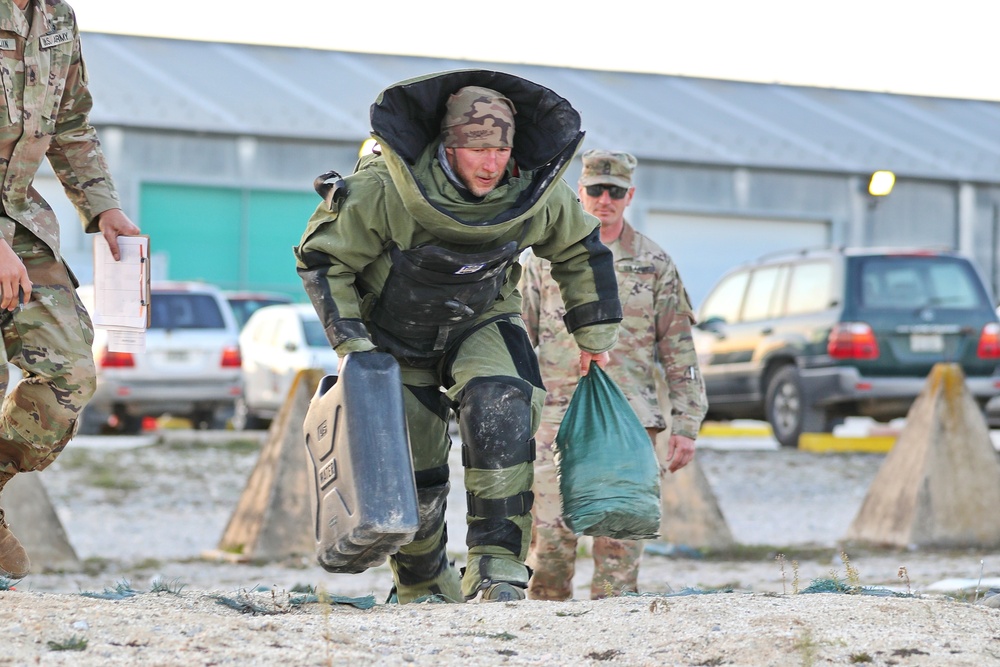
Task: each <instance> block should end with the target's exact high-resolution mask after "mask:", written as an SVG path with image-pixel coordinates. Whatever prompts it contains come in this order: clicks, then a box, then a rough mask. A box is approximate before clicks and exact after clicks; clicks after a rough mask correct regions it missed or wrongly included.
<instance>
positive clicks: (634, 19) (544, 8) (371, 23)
mask: <svg viewBox="0 0 1000 667" xmlns="http://www.w3.org/2000/svg"><path fill="white" fill-rule="evenodd" d="M69 1H70V4H71V5H72V6H73V7H74V8H75V9H76V12H77V17H78V20H79V23H80V26H81V27H82V29H83V30H90V31H96V32H115V33H125V34H141V35H153V36H164V37H178V38H182V39H197V40H210V41H228V42H244V43H261V44H277V45H287V46H303V47H308V48H326V49H335V50H344V51H367V52H373V53H399V54H406V55H430V56H443V57H449V58H463V59H472V60H486V61H490V62H523V63H534V64H543V65H557V66H571V67H582V68H587V69H613V70H624V71H633V72H656V73H663V74H676V75H686V76H699V77H710V78H721V79H735V80H744V81H762V82H776V83H787V84H802V85H816V86H825V87H826V86H828V87H836V88H852V89H859V90H876V91H888V92H898V93H908V94H917V95H932V96H944V97H967V98H977V99H992V100H1000V76H997V73H996V71H995V68H994V67H993V65H994V63H995V62H996V55H995V51H996V43H997V26H1000V2H997V1H996V0H949V2H947V3H943V2H931V3H921V2H915V1H914V0H842V1H839V2H819V1H816V0H694V1H692V0H683V1H678V0H661V1H660V2H657V1H656V0H614V1H613V2H595V1H593V0H579V1H576V2H571V1H568V0H559V1H552V0H534V1H533V2H516V3H508V4H507V5H506V6H505V5H503V4H494V3H480V4H478V5H477V4H471V3H468V2H456V1H455V0H450V1H442V0H424V1H423V2H414V1H413V0H406V1H403V0H371V1H370V2H347V3H344V2H334V0H294V1H293V2H284V3H281V2H273V1H272V2H262V1H261V0H243V1H242V2H238V3H233V2H220V1H219V0H171V1H170V2H155V1H154V0H69ZM234 8H236V9H238V11H236V12H234V11H233V10H234ZM505 12H506V13H505ZM84 50H85V51H86V45H84Z"/></svg>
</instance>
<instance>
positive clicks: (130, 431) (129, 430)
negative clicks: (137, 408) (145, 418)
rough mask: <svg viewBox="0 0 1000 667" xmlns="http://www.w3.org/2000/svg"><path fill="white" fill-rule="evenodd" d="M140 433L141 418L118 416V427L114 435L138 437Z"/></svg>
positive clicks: (125, 415)
mask: <svg viewBox="0 0 1000 667" xmlns="http://www.w3.org/2000/svg"><path fill="white" fill-rule="evenodd" d="M141 432H142V417H140V416H136V415H127V414H119V415H118V427H117V429H116V430H115V433H117V434H118V435H139V434H140V433H141Z"/></svg>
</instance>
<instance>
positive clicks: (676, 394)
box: [521, 150, 708, 600]
mask: <svg viewBox="0 0 1000 667" xmlns="http://www.w3.org/2000/svg"><path fill="white" fill-rule="evenodd" d="M635 167H636V159H635V158H634V157H633V156H631V155H629V154H628V153H621V152H609V151H601V150H591V151H587V152H586V153H584V155H583V172H582V174H581V177H580V182H579V189H578V192H579V196H580V201H581V203H582V204H583V208H584V209H585V210H586V211H587V212H588V213H590V214H592V215H594V216H595V217H597V218H598V219H600V221H601V242H602V243H604V244H605V245H606V246H608V248H609V249H610V250H611V252H612V254H613V256H614V259H615V274H616V277H617V279H618V294H619V298H620V299H621V303H622V312H623V316H624V317H623V319H622V322H621V330H620V337H619V340H618V344H617V345H616V346H615V347H614V348H613V349H612V350H611V353H610V355H611V357H610V362H609V363H608V364H607V366H606V367H605V370H606V371H607V373H608V375H610V376H611V378H612V379H614V380H615V382H616V383H617V384H618V386H619V387H621V389H622V391H623V392H624V393H625V395H626V397H627V398H628V400H629V404H630V405H631V406H632V409H633V410H635V413H636V415H638V417H639V419H640V421H641V422H642V424H643V425H644V426H645V427H646V430H647V432H648V433H649V436H650V439H652V440H654V441H655V438H656V434H657V433H659V432H660V431H662V430H664V429H665V428H666V427H667V420H666V419H665V418H664V415H663V412H662V409H661V407H660V405H659V403H658V401H657V392H656V382H655V378H656V376H657V375H658V374H660V373H664V374H665V375H666V380H667V386H668V389H669V396H670V403H671V405H670V409H671V419H670V428H671V433H670V438H669V441H668V446H667V447H666V448H665V451H662V452H658V459H659V460H660V474H661V477H662V476H664V475H666V474H667V473H668V472H670V473H673V472H676V471H677V470H680V469H681V468H683V467H684V466H686V465H687V464H688V463H689V462H690V461H691V460H692V459H693V457H694V451H695V438H696V437H697V435H698V430H699V429H700V427H701V421H702V419H703V418H704V416H705V412H706V410H707V408H708V402H707V400H706V398H705V388H704V384H703V383H702V378H701V373H700V372H699V370H698V361H697V356H696V354H695V350H694V343H693V340H692V337H691V326H692V325H693V324H694V314H693V312H692V308H691V304H690V301H689V300H688V296H687V292H686V291H685V289H684V285H683V284H682V283H681V278H680V275H679V274H678V272H677V267H676V266H675V265H674V262H673V260H672V259H671V258H670V256H669V255H667V254H666V253H665V252H664V251H663V250H662V249H661V248H660V247H659V246H657V245H656V244H655V243H654V242H653V241H651V240H650V239H648V238H647V237H645V236H643V235H642V234H640V233H639V232H637V231H636V230H635V229H633V228H632V226H631V225H629V224H628V222H627V221H626V220H625V209H626V208H628V205H629V204H630V203H631V202H632V197H633V195H634V194H635V186H634V185H633V184H632V183H633V175H634V172H635ZM549 269H550V263H549V262H548V261H546V260H543V259H539V258H538V257H536V256H531V257H529V258H528V259H527V260H526V261H525V263H524V275H523V277H522V279H521V293H522V295H523V298H524V301H523V306H522V317H523V319H524V322H525V325H526V326H527V329H528V336H529V338H530V339H531V342H532V344H533V345H534V346H535V347H536V349H537V352H538V360H539V366H540V368H541V374H542V380H543V381H544V382H545V387H546V389H547V390H548V394H547V395H546V398H545V406H544V407H543V409H542V424H541V427H540V428H539V429H538V431H537V433H536V435H535V443H536V451H537V458H536V460H535V480H534V485H533V490H534V492H535V505H534V508H533V509H532V517H533V526H532V528H533V530H532V540H531V549H530V552H529V556H528V565H529V566H530V567H532V568H534V574H533V575H532V577H531V580H530V582H529V585H528V597H529V598H532V599H536V600H566V599H568V598H570V597H572V594H573V574H574V570H575V563H576V548H577V538H576V536H575V535H574V534H573V533H572V532H571V531H570V530H568V529H567V528H566V526H565V523H564V522H563V520H562V516H561V514H562V511H561V510H562V502H561V498H560V496H559V480H558V477H557V475H556V472H557V469H556V467H555V463H554V452H553V443H554V440H555V436H556V433H557V432H558V430H559V424H560V422H561V421H562V418H563V415H564V414H565V411H566V407H567V405H568V404H569V399H570V397H571V396H572V394H573V390H574V388H575V387H576V384H577V382H578V380H579V375H578V374H577V373H574V372H570V370H571V369H573V368H575V366H574V365H573V364H572V363H571V361H572V357H573V355H574V354H576V352H575V349H576V348H575V346H574V345H573V338H572V337H571V336H569V335H568V334H567V333H566V330H565V327H563V326H562V315H563V314H564V310H563V306H562V302H561V301H560V298H559V288H558V285H557V284H556V282H555V281H554V280H553V279H552V276H551V274H550V271H549ZM661 369H662V370H661ZM664 407H666V406H664ZM593 550H594V577H593V580H592V582H591V590H590V595H591V597H592V598H595V599H596V598H603V597H606V596H607V595H608V594H609V593H610V594H621V593H622V592H625V591H636V590H637V586H638V577H639V560H640V557H641V555H642V542H640V541H633V540H616V539H612V538H609V537H595V538H594V547H593Z"/></svg>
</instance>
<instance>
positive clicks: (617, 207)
mask: <svg viewBox="0 0 1000 667" xmlns="http://www.w3.org/2000/svg"><path fill="white" fill-rule="evenodd" d="M577 192H578V193H579V194H580V203H581V204H583V210H585V211H586V212H587V213H590V214H591V215H593V216H594V217H596V218H597V219H598V220H600V221H601V226H602V227H613V226H614V225H617V224H620V223H621V221H622V220H624V219H625V209H626V208H628V205H629V204H630V203H632V195H634V194H635V188H634V187H631V188H629V189H628V192H626V193H625V196H624V197H622V198H621V199H612V198H611V193H610V192H608V190H607V189H606V188H605V189H602V190H601V194H600V196H598V197H591V196H590V195H588V194H587V189H586V188H585V187H584V186H582V185H581V186H580V188H579V189H578V190H577Z"/></svg>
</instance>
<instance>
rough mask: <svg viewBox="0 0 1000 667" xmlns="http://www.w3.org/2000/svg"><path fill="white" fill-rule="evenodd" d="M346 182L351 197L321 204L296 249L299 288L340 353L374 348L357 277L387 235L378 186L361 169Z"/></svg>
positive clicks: (382, 203) (373, 256)
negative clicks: (357, 285)
mask: <svg viewBox="0 0 1000 667" xmlns="http://www.w3.org/2000/svg"><path fill="white" fill-rule="evenodd" d="M349 181H350V191H351V194H350V196H348V198H347V199H346V200H344V201H343V202H342V203H341V205H339V206H338V205H337V204H334V205H333V207H332V208H330V207H328V206H327V204H326V203H325V202H324V203H321V204H320V205H319V207H318V208H317V209H316V212H315V213H313V216H312V218H310V219H309V223H308V225H307V226H306V231H305V233H304V234H303V236H302V241H301V243H300V244H299V245H298V246H296V247H295V248H294V253H295V260H296V269H297V270H298V273H299V276H300V277H301V278H302V284H303V287H304V288H305V290H306V293H307V294H308V295H309V299H310V301H312V304H313V307H314V308H316V312H317V314H318V315H319V318H320V321H321V322H322V323H323V328H324V330H325V331H326V335H327V338H328V339H329V340H330V344H331V345H332V346H333V347H334V349H336V350H337V353H338V354H346V353H347V352H357V351H362V350H370V349H373V348H374V347H375V345H374V344H373V343H372V342H371V338H370V336H369V334H368V328H367V327H366V326H365V325H364V323H363V322H362V320H361V300H360V297H359V295H358V291H357V288H356V286H355V279H356V277H357V275H358V274H359V273H361V271H363V270H364V268H365V267H366V266H368V265H369V264H370V263H371V262H373V261H375V259H376V258H377V257H378V256H379V255H380V254H381V253H382V250H383V248H384V246H385V242H386V239H387V238H388V231H387V230H388V223H387V221H386V214H385V199H384V192H383V191H382V188H381V186H380V185H378V183H377V181H375V180H374V179H369V178H367V177H366V175H365V174H364V172H362V173H361V174H357V175H355V176H352V177H349Z"/></svg>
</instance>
